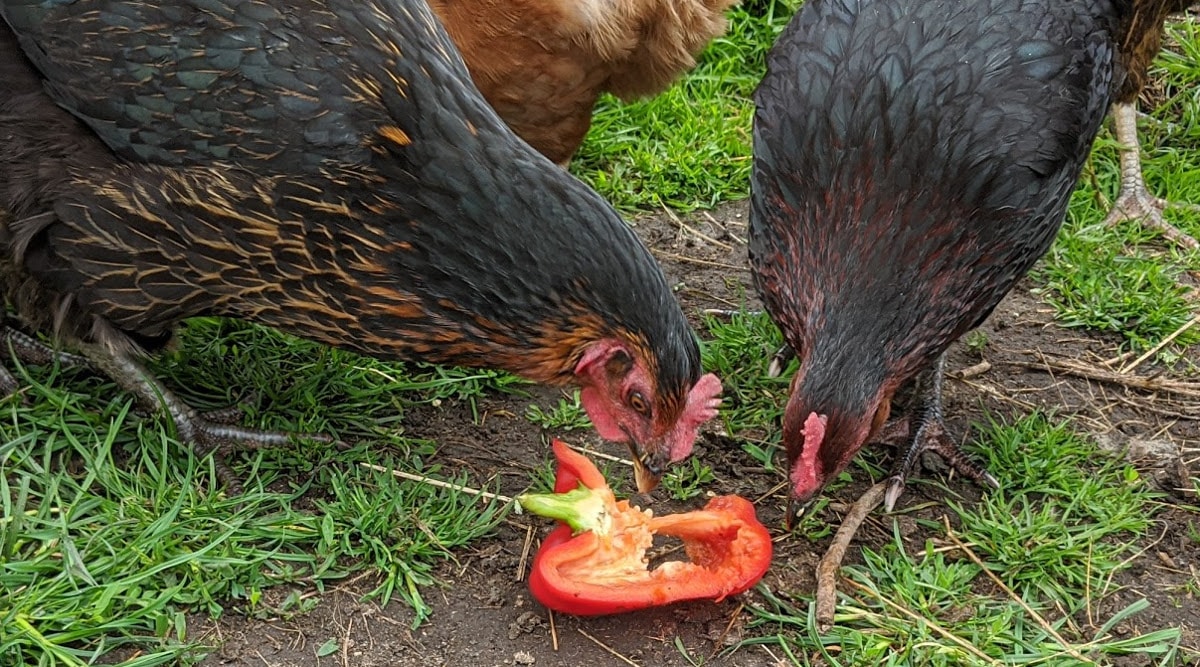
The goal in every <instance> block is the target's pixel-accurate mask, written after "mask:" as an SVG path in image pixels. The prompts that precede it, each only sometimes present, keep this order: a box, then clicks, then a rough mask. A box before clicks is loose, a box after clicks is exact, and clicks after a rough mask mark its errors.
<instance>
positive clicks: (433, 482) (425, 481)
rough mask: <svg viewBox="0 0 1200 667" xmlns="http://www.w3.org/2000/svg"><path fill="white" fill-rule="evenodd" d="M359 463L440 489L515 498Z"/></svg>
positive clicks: (488, 497)
mask: <svg viewBox="0 0 1200 667" xmlns="http://www.w3.org/2000/svg"><path fill="white" fill-rule="evenodd" d="M358 465H360V466H362V467H364V468H370V469H371V470H374V471H376V472H388V473H391V474H392V475H394V476H396V477H399V478H401V479H407V480H411V481H413V482H421V483H422V484H428V485H429V486H436V487H438V488H439V489H450V490H452V491H461V492H463V493H466V494H470V495H472V496H476V497H479V498H484V499H487V500H499V501H500V502H502V503H511V502H512V501H513V499H512V498H510V497H509V496H502V495H500V494H498V493H491V492H489V491H480V490H479V489H472V488H471V487H469V486H463V485H461V484H451V483H450V482H443V481H442V480H440V479H434V478H432V477H425V476H424V475H414V474H412V473H410V472H404V471H403V470H393V469H391V468H385V467H383V466H381V465H375V464H374V463H366V462H360V463H359V464H358Z"/></svg>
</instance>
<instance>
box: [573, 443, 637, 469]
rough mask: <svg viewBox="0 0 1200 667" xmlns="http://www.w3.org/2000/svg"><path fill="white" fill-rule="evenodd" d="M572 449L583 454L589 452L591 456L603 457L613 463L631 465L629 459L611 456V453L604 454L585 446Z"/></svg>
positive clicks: (631, 462)
mask: <svg viewBox="0 0 1200 667" xmlns="http://www.w3.org/2000/svg"><path fill="white" fill-rule="evenodd" d="M574 449H575V451H577V452H583V453H584V454H591V455H592V456H593V457H595V458H598V459H604V460H605V461H612V462H613V463H622V464H624V465H627V466H632V465H633V461H630V460H629V459H623V458H621V457H619V456H613V455H612V454H605V453H604V452H598V451H596V450H594V449H588V448H587V447H575V448H574Z"/></svg>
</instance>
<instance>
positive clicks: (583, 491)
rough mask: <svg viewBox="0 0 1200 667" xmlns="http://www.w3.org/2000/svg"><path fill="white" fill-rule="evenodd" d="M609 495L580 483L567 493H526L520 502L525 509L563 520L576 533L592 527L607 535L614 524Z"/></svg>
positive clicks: (518, 500)
mask: <svg viewBox="0 0 1200 667" xmlns="http://www.w3.org/2000/svg"><path fill="white" fill-rule="evenodd" d="M607 495H610V494H605V493H600V492H597V491H596V490H595V489H589V488H587V487H586V486H584V485H582V484H580V485H579V486H578V487H577V488H575V489H572V490H570V491H567V492H566V493H523V494H521V495H519V496H517V502H518V503H520V504H521V508H522V509H524V510H527V511H529V512H532V513H534V514H537V515H539V516H544V517H549V518H551V519H558V520H559V521H562V522H563V523H565V524H567V525H568V526H570V527H571V530H573V531H575V532H576V533H581V532H583V531H586V530H590V531H593V532H596V533H601V534H604V533H607V532H608V530H609V528H610V526H611V525H612V517H611V516H609V513H608V502H606V497H605V496H607Z"/></svg>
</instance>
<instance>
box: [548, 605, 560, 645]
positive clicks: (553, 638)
mask: <svg viewBox="0 0 1200 667" xmlns="http://www.w3.org/2000/svg"><path fill="white" fill-rule="evenodd" d="M546 611H547V612H548V613H549V614H550V648H551V649H553V650H554V652H555V653H558V628H556V627H555V626H554V610H553V609H547V610H546Z"/></svg>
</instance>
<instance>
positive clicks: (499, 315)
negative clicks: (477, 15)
mask: <svg viewBox="0 0 1200 667" xmlns="http://www.w3.org/2000/svg"><path fill="white" fill-rule="evenodd" d="M0 6H2V7H3V10H2V11H3V16H4V19H5V20H6V21H7V23H8V25H9V26H11V32H10V31H9V30H8V29H7V28H2V27H0V80H3V81H5V82H6V84H8V85H9V92H8V93H7V95H6V97H5V98H4V99H3V100H0V128H3V129H2V130H0V204H2V206H3V208H0V216H2V217H0V222H3V224H2V225H0V231H2V234H3V238H2V239H0V242H2V250H3V257H2V265H0V271H2V272H3V279H4V284H5V286H6V287H7V294H8V298H9V301H10V303H11V304H12V305H13V306H14V307H15V308H16V310H17V312H18V314H19V315H20V317H21V318H22V319H23V320H24V322H25V323H26V324H27V325H29V326H31V327H34V328H36V329H41V330H46V331H54V332H56V333H57V334H58V335H59V336H61V337H62V338H63V339H64V340H65V341H66V342H67V343H68V344H69V345H72V346H74V347H77V348H79V349H81V350H83V351H84V352H85V353H87V354H88V356H89V357H91V358H92V360H93V362H95V363H97V365H99V366H100V367H101V368H103V369H105V370H107V371H109V372H110V373H112V374H113V375H114V377H116V379H118V380H119V381H121V382H122V383H123V384H124V385H125V386H126V387H128V388H130V389H131V390H134V391H137V392H138V393H139V395H140V396H142V397H143V398H144V399H146V400H152V397H153V396H154V395H155V394H154V392H155V391H160V390H162V389H165V388H164V387H162V386H161V385H155V386H149V385H147V383H146V382H140V381H139V380H138V379H137V377H136V373H137V372H144V369H141V368H140V367H139V364H138V363H137V360H136V359H137V355H138V354H140V353H141V352H142V351H143V350H147V351H153V350H155V349H157V348H158V347H159V346H161V345H162V344H163V343H165V342H166V341H167V340H168V339H169V337H170V335H171V332H172V330H173V328H174V327H175V325H176V324H178V323H179V322H180V321H181V320H184V319H186V318H189V317H194V316H200V315H220V316H228V317H237V318H243V319H248V320H253V321H255V322H259V323H262V324H266V325H270V326H273V327H277V328H279V329H282V330H284V331H287V332H290V333H293V334H296V335H299V336H302V337H305V338H309V339H313V340H317V341H320V342H322V343H326V344H329V345H334V346H338V347H344V348H349V349H352V350H355V351H358V352H361V353H364V354H370V355H375V356H379V357H386V358H396V359H417V360H423V361H429V362H435V363H442V364H456V365H463V366H487V367H498V368H503V369H507V370H509V371H512V372H515V373H518V374H521V375H523V376H525V377H528V378H531V379H533V380H537V381H541V382H548V383H553V384H561V383H566V382H577V383H579V384H581V385H582V386H583V388H584V402H585V407H587V409H588V411H589V413H590V414H591V416H592V417H593V420H594V422H595V423H596V425H597V428H598V429H599V430H600V432H601V434H602V435H604V436H605V437H607V438H610V439H614V440H621V441H628V442H631V443H632V444H633V445H634V446H635V448H636V449H637V454H638V458H639V459H642V460H644V461H645V462H646V463H647V464H649V467H650V468H651V470H652V471H654V472H658V471H659V470H660V468H661V467H662V465H663V464H665V462H666V461H668V460H670V459H677V458H680V457H682V456H684V455H686V454H687V452H688V450H689V449H690V446H691V443H692V440H693V439H694V437H695V434H696V428H697V427H698V425H699V424H700V423H701V422H702V421H704V420H705V419H706V418H708V417H710V416H711V415H712V413H713V408H714V406H715V401H716V395H717V393H718V392H719V383H718V382H717V381H716V379H715V378H714V377H711V376H707V377H704V378H701V367H700V355H699V349H698V347H697V344H696V341H695V338H694V336H693V334H692V332H691V330H690V328H689V326H688V324H687V322H686V320H685V318H684V316H683V313H682V312H681V310H680V308H679V306H678V304H677V303H676V302H675V300H674V298H673V296H672V294H671V291H670V289H669V288H668V286H667V283H666V280H665V278H664V277H663V274H662V272H661V270H660V269H659V267H658V266H657V264H656V263H655V262H654V260H653V258H652V257H651V256H650V254H649V252H648V251H647V249H646V248H645V246H644V245H642V244H641V242H640V241H639V240H638V239H637V237H636V236H635V235H634V234H633V233H632V232H631V231H630V229H629V228H628V226H627V225H626V224H625V223H624V221H623V220H621V218H620V216H618V215H617V213H616V212H615V211H614V210H613V209H612V208H611V207H610V206H609V205H608V204H607V203H606V202H604V201H603V200H602V199H601V198H600V197H599V196H598V195H597V194H596V193H595V192H593V191H592V190H590V189H589V188H587V187H586V186H585V185H583V184H582V183H580V182H579V181H578V180H576V179H574V178H573V177H571V176H569V175H568V174H566V173H565V172H563V171H562V170H561V169H558V168H557V167H555V166H554V165H553V164H552V163H550V162H549V161H548V160H546V159H545V158H543V157H542V156H541V155H539V154H537V153H535V152H534V151H533V150H532V149H530V148H529V147H528V146H527V145H526V144H525V143H524V142H522V141H520V140H519V139H517V138H516V137H515V136H514V135H513V134H512V133H511V132H510V131H509V130H508V129H507V127H506V126H505V125H504V124H503V123H502V122H501V121H500V120H499V118H498V117H497V116H496V114H495V113H494V112H493V111H492V109H491V107H489V106H488V104H487V103H486V102H485V101H484V100H483V99H482V97H480V95H479V93H478V91H477V90H476V89H475V87H474V86H473V85H472V84H471V82H470V79H469V77H468V75H467V72H466V70H465V68H464V66H463V63H462V61H461V59H460V58H459V56H458V53H457V51H456V50H455V49H454V47H453V45H452V44H451V42H450V40H449V39H448V37H447V36H446V34H445V32H444V30H443V29H442V27H441V25H440V23H439V22H438V21H437V20H436V19H435V18H434V16H433V15H432V14H431V12H430V10H429V8H428V6H427V5H426V4H425V3H424V2H423V0H333V1H331V2H315V1H313V0H290V1H282V2H281V1H273V2H264V1H261V0H212V1H210V0H192V1H189V2H180V3H167V4H159V3H143V2H133V1H118V0H78V1H76V2H71V1H63V0H57V1H52V2H44V1H43V0H25V1H5V2H3V3H2V5H0ZM14 36H15V38H16V39H15V40H14ZM22 52H23V53H24V54H25V56H28V60H27V59H26V58H25V57H23V56H22ZM72 116H73V117H72ZM164 403H165V405H166V407H167V409H168V410H169V411H170V412H171V414H172V416H173V417H174V418H175V420H176V422H177V424H179V425H180V434H181V436H183V437H185V438H188V439H191V440H193V441H195V442H196V443H197V444H199V445H202V446H204V447H212V446H216V445H217V444H224V442H225V441H226V440H228V439H230V438H229V437H228V429H223V428H215V427H211V426H212V425H211V424H209V423H207V422H205V421H204V420H203V419H202V418H200V417H197V416H196V415H194V413H191V412H190V409H188V408H187V407H186V406H184V405H182V404H181V403H179V402H178V399H175V398H174V397H173V396H170V395H165V396H164ZM235 435H236V437H237V438H240V439H248V440H254V437H255V436H254V435H253V434H252V433H250V432H240V433H238V434H235Z"/></svg>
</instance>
